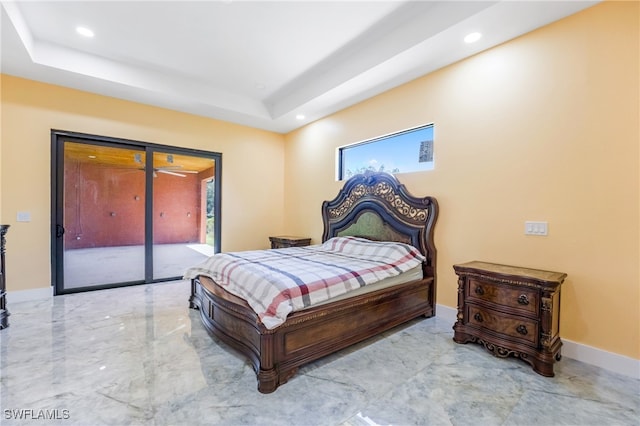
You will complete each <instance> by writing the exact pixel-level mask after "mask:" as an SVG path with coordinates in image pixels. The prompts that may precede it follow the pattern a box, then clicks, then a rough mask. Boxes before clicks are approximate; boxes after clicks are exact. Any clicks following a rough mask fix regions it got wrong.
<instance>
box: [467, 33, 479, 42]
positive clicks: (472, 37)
mask: <svg viewBox="0 0 640 426" xmlns="http://www.w3.org/2000/svg"><path fill="white" fill-rule="evenodd" d="M480 38H482V34H480V33H471V34H468V35H467V36H466V37H465V38H464V42H465V43H475V42H476V41H478V40H480Z"/></svg>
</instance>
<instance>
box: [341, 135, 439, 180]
mask: <svg viewBox="0 0 640 426" xmlns="http://www.w3.org/2000/svg"><path fill="white" fill-rule="evenodd" d="M339 155H340V158H341V162H340V164H341V169H342V170H341V173H340V177H341V178H342V179H346V178H349V177H350V176H352V175H354V174H357V173H362V172H364V171H365V170H374V171H386V172H388V173H405V172H415V171H421V170H432V169H433V165H434V162H433V125H428V126H423V127H418V128H415V129H412V130H407V131H404V132H400V133H396V134H393V135H389V136H385V137H382V138H377V139H373V140H371V141H368V142H362V143H359V144H354V145H351V146H346V147H342V148H340V154H339Z"/></svg>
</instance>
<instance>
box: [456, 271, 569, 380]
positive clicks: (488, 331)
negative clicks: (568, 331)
mask: <svg viewBox="0 0 640 426" xmlns="http://www.w3.org/2000/svg"><path fill="white" fill-rule="evenodd" d="M453 269H454V270H455V271H456V274H457V275H458V316H457V321H456V323H455V325H454V326H453V330H454V336H453V340H454V341H455V342H457V343H467V342H477V343H481V344H483V345H484V347H485V348H486V349H487V350H488V351H490V352H491V353H492V354H493V355H495V356H498V357H507V356H515V357H517V358H520V359H522V360H524V361H526V362H528V363H529V364H531V366H532V367H533V370H534V371H535V372H537V373H539V374H541V375H543V376H548V377H553V375H554V373H553V364H554V362H555V361H557V360H560V348H561V346H562V341H561V340H560V334H559V333H560V286H561V284H562V282H563V281H564V279H565V278H566V276H567V274H565V273H562V272H551V271H541V270H538V269H529V268H519V267H515V266H508V265H499V264H494V263H486V262H477V261H476V262H468V263H463V264H460V265H454V266H453Z"/></svg>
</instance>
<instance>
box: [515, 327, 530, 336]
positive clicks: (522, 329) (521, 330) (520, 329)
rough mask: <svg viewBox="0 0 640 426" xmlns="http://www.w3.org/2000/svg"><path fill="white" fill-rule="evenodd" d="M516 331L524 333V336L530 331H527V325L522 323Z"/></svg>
mask: <svg viewBox="0 0 640 426" xmlns="http://www.w3.org/2000/svg"><path fill="white" fill-rule="evenodd" d="M516 331H517V332H518V333H520V334H522V335H523V336H526V335H527V333H528V331H527V327H525V326H524V325H522V324H520V325H519V326H517V327H516Z"/></svg>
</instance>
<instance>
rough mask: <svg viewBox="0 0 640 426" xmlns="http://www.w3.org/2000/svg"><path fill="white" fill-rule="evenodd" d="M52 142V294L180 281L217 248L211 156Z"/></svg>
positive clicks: (120, 144) (61, 138)
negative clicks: (53, 289)
mask: <svg viewBox="0 0 640 426" xmlns="http://www.w3.org/2000/svg"><path fill="white" fill-rule="evenodd" d="M52 142H53V149H52V155H53V157H55V167H54V168H52V170H54V172H53V174H52V178H53V180H54V184H53V185H52V189H53V191H52V209H53V214H52V217H53V224H54V226H53V230H52V233H53V236H52V239H53V244H52V270H53V280H54V282H55V287H56V294H64V293H73V292H77V291H86V290H92V289H102V288H110V287H118V286H123V285H132V284H143V283H151V282H156V281H162V280H168V279H179V278H181V277H182V275H183V273H184V271H185V270H186V268H188V267H189V266H192V265H195V264H198V263H200V262H202V261H203V260H204V259H206V258H207V257H208V256H211V255H213V254H214V253H215V252H217V251H219V240H220V238H219V223H217V222H219V221H218V220H216V219H218V218H219V214H217V213H218V212H219V203H217V196H216V194H218V195H219V190H218V191H216V189H218V188H219V164H217V163H218V162H219V157H216V156H215V155H214V154H212V153H202V155H191V153H192V151H190V150H182V149H178V148H171V147H165V146H158V145H151V144H143V143H140V145H136V143H135V142H133V143H126V142H131V141H120V140H117V141H115V140H113V139H108V140H95V139H91V138H88V139H84V138H80V137H77V136H71V137H68V136H66V135H65V134H56V132H55V131H54V132H52ZM196 153H198V154H200V152H196ZM216 169H218V170H216Z"/></svg>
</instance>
